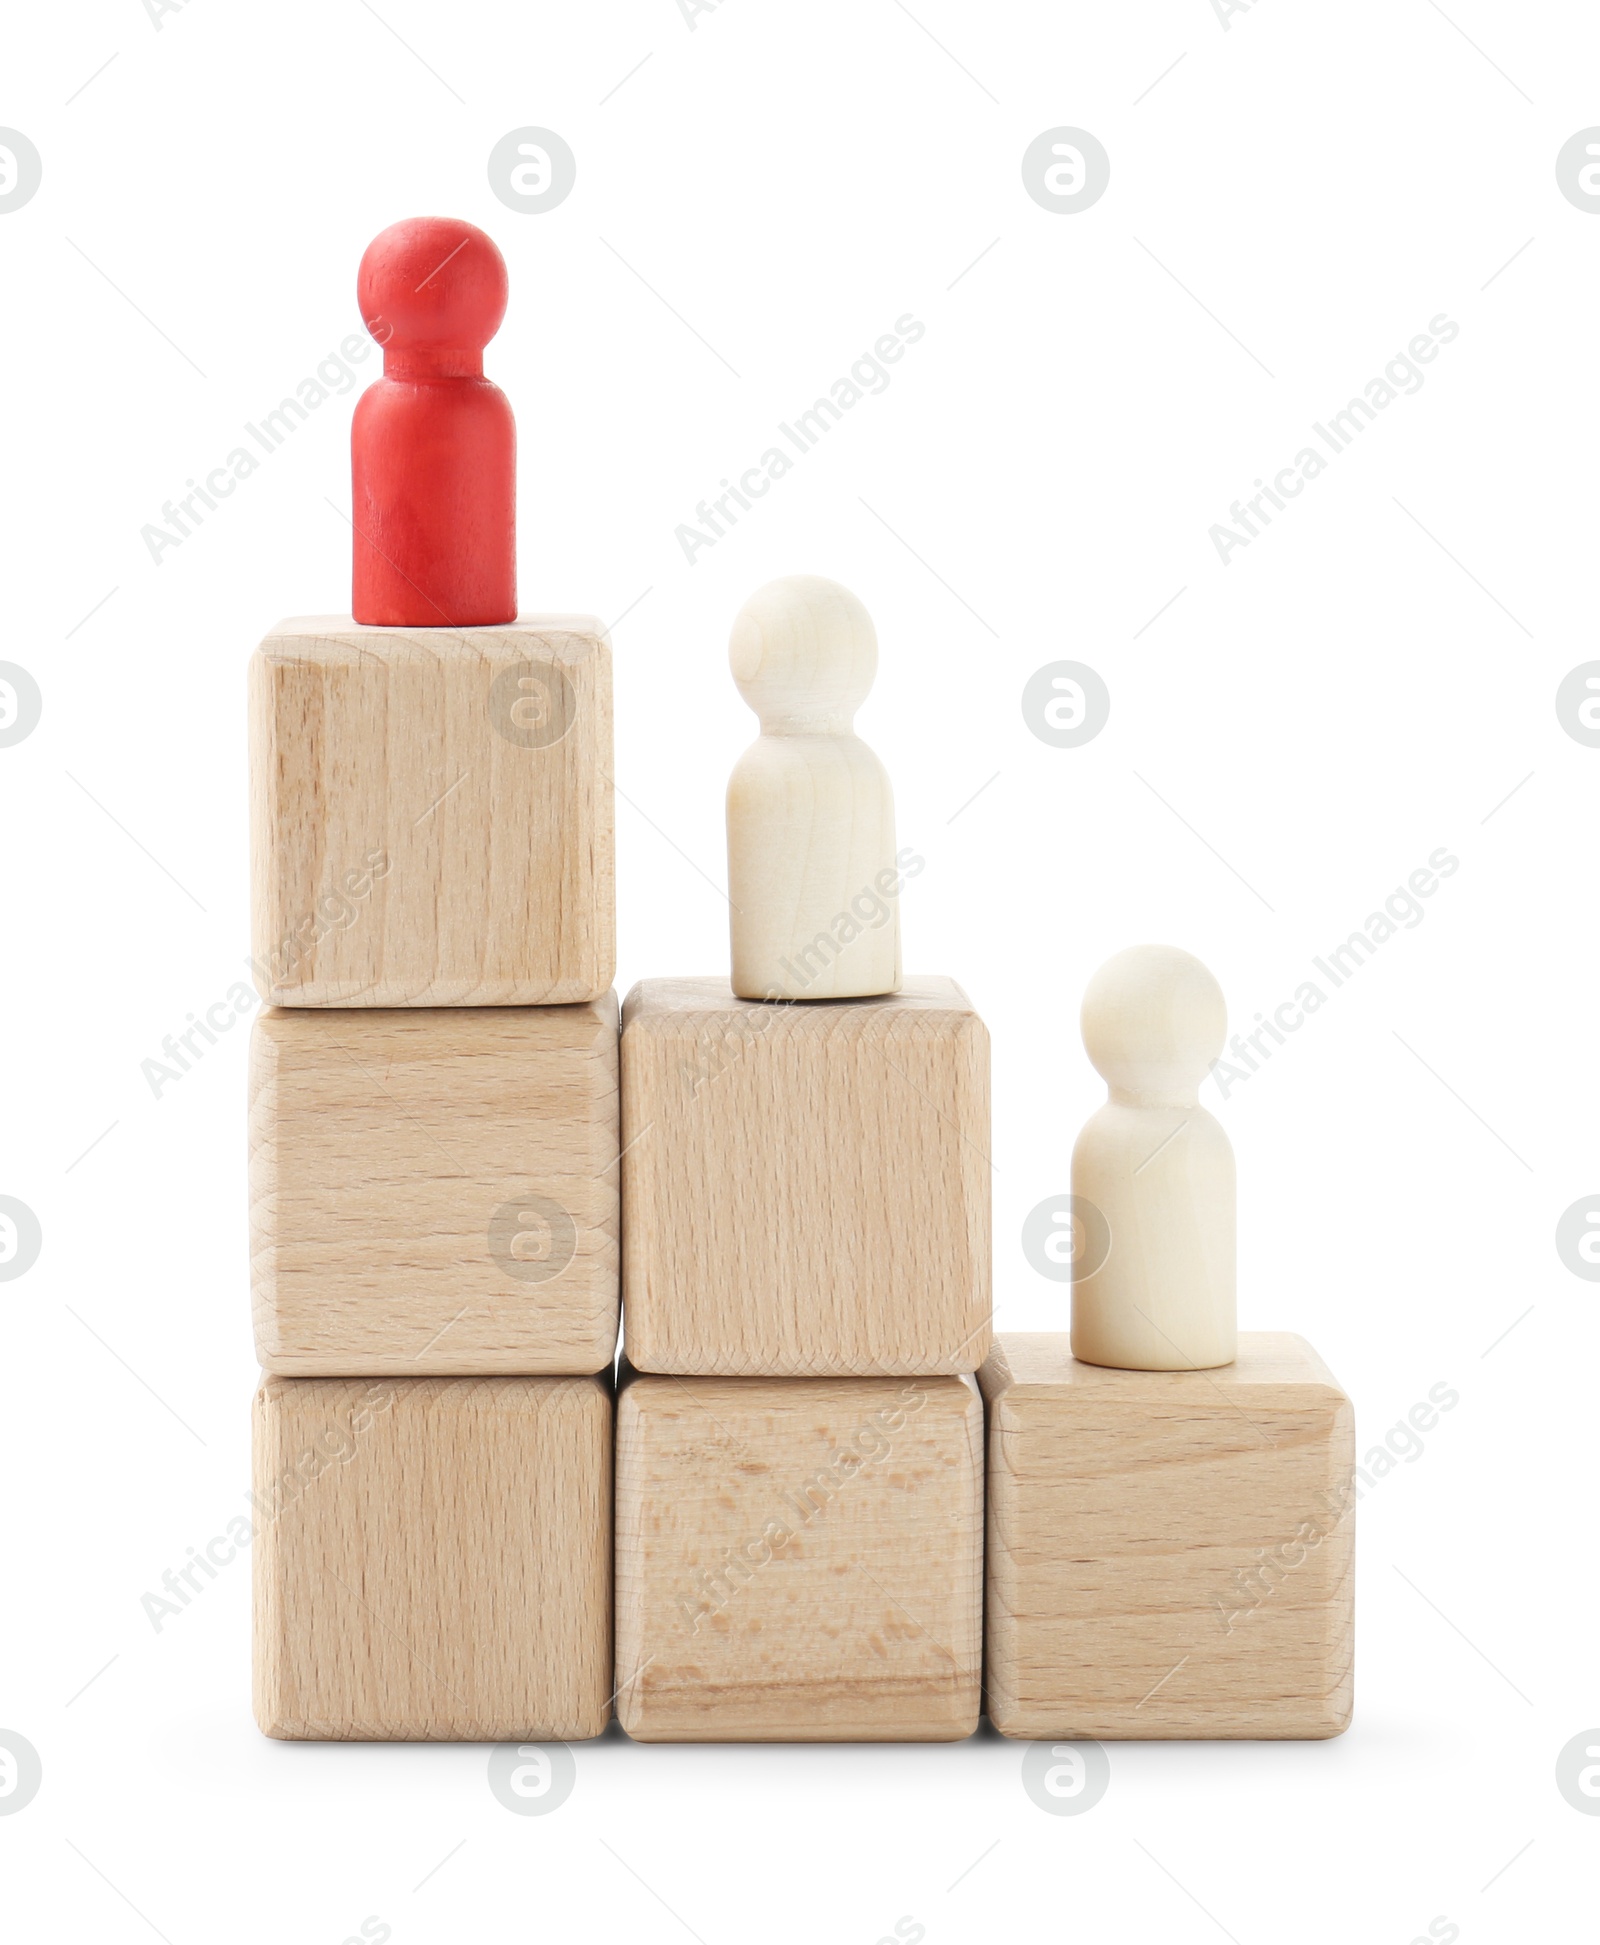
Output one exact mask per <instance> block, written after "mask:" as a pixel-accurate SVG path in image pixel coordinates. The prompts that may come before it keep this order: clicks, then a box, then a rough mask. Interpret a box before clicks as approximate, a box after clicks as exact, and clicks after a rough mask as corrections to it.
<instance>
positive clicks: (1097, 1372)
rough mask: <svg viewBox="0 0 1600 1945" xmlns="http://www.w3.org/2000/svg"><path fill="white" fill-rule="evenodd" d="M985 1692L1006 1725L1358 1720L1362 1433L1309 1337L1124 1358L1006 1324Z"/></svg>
mask: <svg viewBox="0 0 1600 1945" xmlns="http://www.w3.org/2000/svg"><path fill="white" fill-rule="evenodd" d="M980 1382H981V1384H982V1386H983V1391H984V1396H985V1398H986V1400H987V1402H988V1407H989V1561H988V1592H987V1644H986V1646H987V1663H986V1669H987V1672H986V1686H987V1691H988V1693H987V1703H988V1710H989V1715H990V1719H991V1720H992V1721H993V1723H994V1726H995V1727H996V1728H997V1729H998V1730H999V1731H1000V1733H1001V1734H1002V1735H1006V1736H1025V1737H1030V1738H1033V1739H1035V1740H1043V1739H1049V1738H1051V1737H1057V1736H1059V1737H1073V1736H1095V1737H1106V1738H1111V1737H1138V1738H1143V1737H1150V1738H1159V1737H1192V1736H1199V1737H1213V1736H1252V1737H1255V1736H1260V1737H1271V1736H1307V1737H1312V1736H1336V1735H1338V1734H1339V1733H1340V1731H1341V1730H1342V1729H1344V1728H1346V1727H1347V1726H1348V1724H1349V1721H1350V1704H1351V1652H1352V1635H1353V1625H1354V1611H1353V1589H1354V1583H1353V1578H1352V1574H1353V1566H1354V1527H1355V1513H1354V1495H1353V1493H1352V1490H1351V1486H1352V1477H1353V1468H1354V1465H1355V1427H1354V1416H1353V1413H1352V1411H1351V1407H1350V1401H1349V1400H1348V1399H1347V1398H1346V1397H1345V1395H1344V1393H1343V1392H1342V1391H1341V1390H1340V1389H1339V1386H1338V1385H1337V1383H1336V1382H1335V1381H1334V1379H1333V1376H1332V1374H1331V1373H1330V1372H1329V1371H1328V1369H1327V1367H1326V1366H1325V1365H1324V1364H1323V1363H1322V1361H1321V1359H1320V1358H1319V1357H1318V1356H1317V1354H1316V1352H1315V1351H1313V1350H1312V1348H1311V1346H1310V1345H1309V1344H1307V1343H1306V1342H1305V1340H1304V1339H1303V1338H1300V1337H1294V1336H1290V1335H1287V1334H1280V1333H1276V1332H1245V1333H1241V1335H1240V1338H1239V1356H1238V1361H1237V1362H1236V1363H1234V1364H1229V1365H1224V1366H1222V1367H1221V1368H1220V1369H1217V1370H1209V1371H1114V1370H1109V1369H1104V1368H1102V1367H1100V1366H1097V1365H1093V1364H1079V1363H1077V1362H1076V1361H1075V1360H1074V1359H1073V1356H1072V1353H1071V1350H1070V1348H1069V1344H1068V1339H1067V1334H1066V1333H1065V1332H1064V1331H1063V1332H1059V1333H1058V1332H1053V1331H1052V1332H1039V1333H1022V1334H1018V1335H1011V1334H1009V1333H1007V1334H1003V1335H1001V1336H1000V1337H998V1338H997V1339H996V1340H995V1347H994V1350H993V1352H992V1353H991V1354H990V1357H989V1361H988V1363H987V1364H986V1365H985V1366H984V1368H983V1371H982V1373H981V1374H980Z"/></svg>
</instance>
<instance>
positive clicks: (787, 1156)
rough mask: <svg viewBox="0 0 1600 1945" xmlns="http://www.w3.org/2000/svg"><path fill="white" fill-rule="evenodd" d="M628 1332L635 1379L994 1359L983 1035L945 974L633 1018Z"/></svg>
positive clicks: (702, 989)
mask: <svg viewBox="0 0 1600 1945" xmlns="http://www.w3.org/2000/svg"><path fill="white" fill-rule="evenodd" d="M622 1124H623V1125H622V1142H623V1162H622V1183H623V1187H622V1193H623V1199H624V1203H625V1205H626V1208H627V1217H628V1219H627V1223H626V1226H625V1230H624V1236H623V1297H624V1304H623V1316H624V1323H623V1328H624V1331H625V1334H626V1342H627V1350H628V1357H629V1359H630V1361H631V1362H632V1363H633V1364H634V1365H636V1366H637V1367H638V1368H639V1369H640V1370H641V1371H659V1372H676V1373H679V1374H683V1375H687V1374H689V1373H700V1374H704V1375H709V1374H718V1375H724V1376H741V1377H750V1376H769V1377H786V1376H805V1375H834V1376H850V1375H854V1376H863V1377H866V1376H874V1375H880V1374H882V1375H890V1374H902V1373H903V1374H907V1375H911V1374H917V1373H922V1374H934V1373H940V1372H943V1373H950V1372H961V1371H973V1370H976V1369H977V1367H978V1365H979V1364H981V1363H982V1361H983V1358H984V1356H985V1355H986V1353H987V1350H988V1345H989V1296H990V1260H989V1175H990V1164H989V1036H988V1032H987V1030H986V1029H985V1027H984V1024H983V1022H982V1020H980V1019H979V1018H978V1016H977V1014H976V1013H975V1012H974V1011H973V1009H972V1004H971V1002H970V1001H969V1000H968V999H967V997H966V995H965V994H964V993H963V992H962V991H961V988H960V987H959V986H957V985H956V984H955V982H954V981H953V980H949V979H942V978H932V977H908V978H907V979H906V981H905V983H904V987H903V990H902V991H901V992H899V993H897V994H894V995H892V996H889V997H885V998H881V999H862V1000H835V1001H829V1002H825V1003H818V1004H813V1005H807V1004H794V1005H784V1004H776V1005H762V1004H760V1003H758V1002H756V1001H752V1000H742V999H736V998H735V997H734V996H733V993H732V991H731V990H730V988H729V985H728V982H727V981H726V980H722V979H652V980H645V981H643V982H642V983H641V984H640V985H638V986H636V987H634V989H633V991H632V992H631V993H630V994H629V996H628V999H627V1002H626V1004H625V1006H624V1008H623V1028H622Z"/></svg>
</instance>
